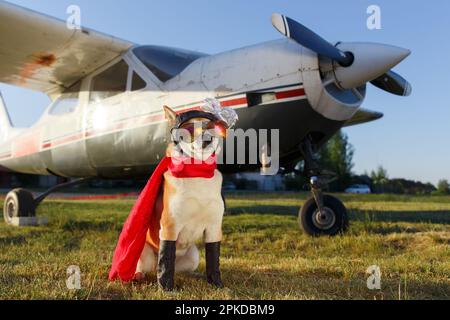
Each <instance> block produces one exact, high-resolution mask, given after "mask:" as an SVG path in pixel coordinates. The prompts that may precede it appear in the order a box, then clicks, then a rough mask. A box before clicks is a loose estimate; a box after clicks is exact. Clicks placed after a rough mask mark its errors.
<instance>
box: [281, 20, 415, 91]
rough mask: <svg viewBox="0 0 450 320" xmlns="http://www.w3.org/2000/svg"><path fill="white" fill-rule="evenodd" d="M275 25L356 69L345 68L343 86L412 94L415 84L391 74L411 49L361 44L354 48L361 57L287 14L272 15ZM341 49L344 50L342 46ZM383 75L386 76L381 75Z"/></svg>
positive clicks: (321, 52) (319, 53)
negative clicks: (354, 85) (360, 85)
mask: <svg viewBox="0 0 450 320" xmlns="http://www.w3.org/2000/svg"><path fill="white" fill-rule="evenodd" d="M272 24H273V26H274V27H275V29H277V30H278V31H279V32H280V33H281V34H283V35H285V36H286V37H288V38H291V39H293V40H294V41H296V42H297V43H298V44H300V45H301V46H303V47H305V48H308V49H310V50H311V51H314V52H315V53H317V54H318V55H320V56H323V57H327V58H329V59H331V60H333V61H336V62H338V63H339V65H340V66H341V67H342V68H344V69H345V68H349V69H352V70H349V71H348V72H347V71H344V70H343V69H342V68H341V71H340V72H338V73H340V74H341V75H344V74H345V75H346V77H347V79H344V81H340V80H342V79H338V82H340V83H351V84H354V83H353V82H363V83H360V84H364V83H366V82H368V81H370V82H371V83H372V84H373V85H375V86H376V87H378V88H380V89H382V90H384V91H387V92H389V93H392V94H396V95H400V96H408V95H409V94H410V93H411V85H410V84H409V83H408V81H406V80H405V79H403V78H402V77H401V76H400V75H398V74H396V73H395V72H393V71H389V69H390V68H391V67H392V66H394V65H395V64H397V63H399V62H400V61H401V60H403V59H404V58H405V57H406V56H408V55H409V53H410V52H409V51H407V50H404V49H401V48H396V47H388V46H384V45H379V48H374V47H373V45H372V47H371V48H369V47H368V45H367V44H359V48H358V46H354V49H355V50H358V49H359V52H358V53H359V54H360V56H359V57H358V56H357V51H354V52H351V51H343V50H340V49H339V48H337V47H336V46H333V45H332V44H331V43H329V42H328V41H326V40H325V39H323V38H322V37H320V36H319V35H317V34H316V33H314V32H313V31H311V30H310V29H308V28H307V27H305V26H304V25H302V24H301V23H299V22H297V21H295V20H293V19H291V18H289V17H286V16H284V15H281V14H278V13H274V14H273V15H272ZM339 46H340V47H341V46H342V44H341V45H339ZM364 46H365V48H364ZM383 46H384V47H383ZM344 47H345V45H344ZM367 48H369V49H367ZM372 49H375V50H372ZM377 49H379V50H377ZM352 51H353V50H352ZM383 53H384V54H383ZM368 58H372V59H373V62H374V65H372V66H371V65H370V63H368V61H367V59H368ZM355 59H359V61H355ZM371 61H372V60H371ZM383 61H385V62H383ZM369 62H370V61H369ZM375 66H376V67H377V68H378V69H376V70H379V71H380V72H378V73H374V72H375V71H374V70H375V69H374V67H375ZM386 66H387V67H386ZM352 67H353V68H352ZM380 74H382V75H381V76H380ZM349 76H353V78H352V79H354V81H352V79H349V78H348V77H349ZM349 80H350V81H349ZM344 88H345V86H344Z"/></svg>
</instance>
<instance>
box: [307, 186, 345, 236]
mask: <svg viewBox="0 0 450 320" xmlns="http://www.w3.org/2000/svg"><path fill="white" fill-rule="evenodd" d="M323 205H324V207H325V208H328V209H330V210H331V211H332V212H333V213H334V218H335V221H334V223H332V224H331V225H330V227H329V228H328V227H327V228H326V229H321V228H318V227H317V226H316V225H315V224H314V222H313V219H314V216H315V214H316V213H317V204H316V201H315V200H314V198H312V197H311V198H309V199H308V200H306V202H305V203H304V204H303V206H302V207H301V208H300V211H299V225H300V228H302V229H303V231H304V232H305V233H306V234H307V235H310V236H314V237H317V236H336V235H339V234H343V233H345V232H346V231H347V230H348V225H349V222H348V215H347V209H346V208H345V206H344V204H343V203H342V202H341V201H340V200H339V199H337V198H335V197H333V196H330V195H327V194H326V195H323Z"/></svg>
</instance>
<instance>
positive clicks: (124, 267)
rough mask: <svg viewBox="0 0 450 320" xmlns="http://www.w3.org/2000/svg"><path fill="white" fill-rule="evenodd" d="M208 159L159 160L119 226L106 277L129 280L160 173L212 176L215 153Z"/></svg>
mask: <svg viewBox="0 0 450 320" xmlns="http://www.w3.org/2000/svg"><path fill="white" fill-rule="evenodd" d="M211 159H212V160H213V161H206V162H203V163H201V164H188V163H179V162H176V161H172V158H169V157H165V158H163V159H162V160H161V162H160V163H159V165H158V166H157V167H156V169H155V171H154V172H153V174H152V176H151V177H150V179H149V180H148V182H147V185H146V186H145V188H144V189H143V190H142V192H141V194H140V196H139V198H138V199H137V201H136V203H135V204H134V206H133V209H132V210H131V213H130V215H129V216H128V219H127V221H126V222H125V225H124V226H123V229H122V233H121V234H120V238H119V242H118V243H117V247H116V251H115V252H114V257H113V261H112V267H111V271H110V272H109V280H111V281H113V280H117V279H120V280H122V281H125V282H128V281H131V280H132V279H133V277H134V274H135V272H136V267H137V264H138V261H139V258H140V256H141V253H142V250H143V249H144V246H145V241H146V236H147V231H148V230H149V227H150V221H151V217H152V214H153V211H154V206H155V202H156V200H157V197H158V192H159V189H160V187H161V183H162V182H163V179H164V177H163V175H164V173H165V172H166V171H168V170H170V172H171V174H172V175H173V176H175V177H178V178H194V177H203V178H212V177H213V176H214V171H215V169H216V168H217V164H216V161H215V160H216V158H215V156H214V157H213V158H211Z"/></svg>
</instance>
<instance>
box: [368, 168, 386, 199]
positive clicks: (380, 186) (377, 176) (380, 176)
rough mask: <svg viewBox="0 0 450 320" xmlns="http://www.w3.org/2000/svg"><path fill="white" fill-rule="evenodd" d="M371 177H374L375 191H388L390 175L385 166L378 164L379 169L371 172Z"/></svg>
mask: <svg viewBox="0 0 450 320" xmlns="http://www.w3.org/2000/svg"><path fill="white" fill-rule="evenodd" d="M370 178H371V179H372V184H373V189H375V190H374V191H375V192H381V193H383V192H386V186H387V184H388V182H389V176H388V173H387V170H386V169H385V168H383V167H382V166H378V168H377V170H375V171H372V172H371V173H370Z"/></svg>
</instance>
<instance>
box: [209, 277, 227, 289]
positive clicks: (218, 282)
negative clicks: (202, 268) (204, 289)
mask: <svg viewBox="0 0 450 320" xmlns="http://www.w3.org/2000/svg"><path fill="white" fill-rule="evenodd" d="M207 281H208V283H209V284H210V285H212V286H214V287H216V288H219V289H222V288H224V287H225V286H224V285H223V282H222V279H221V278H220V277H208V279H207Z"/></svg>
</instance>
